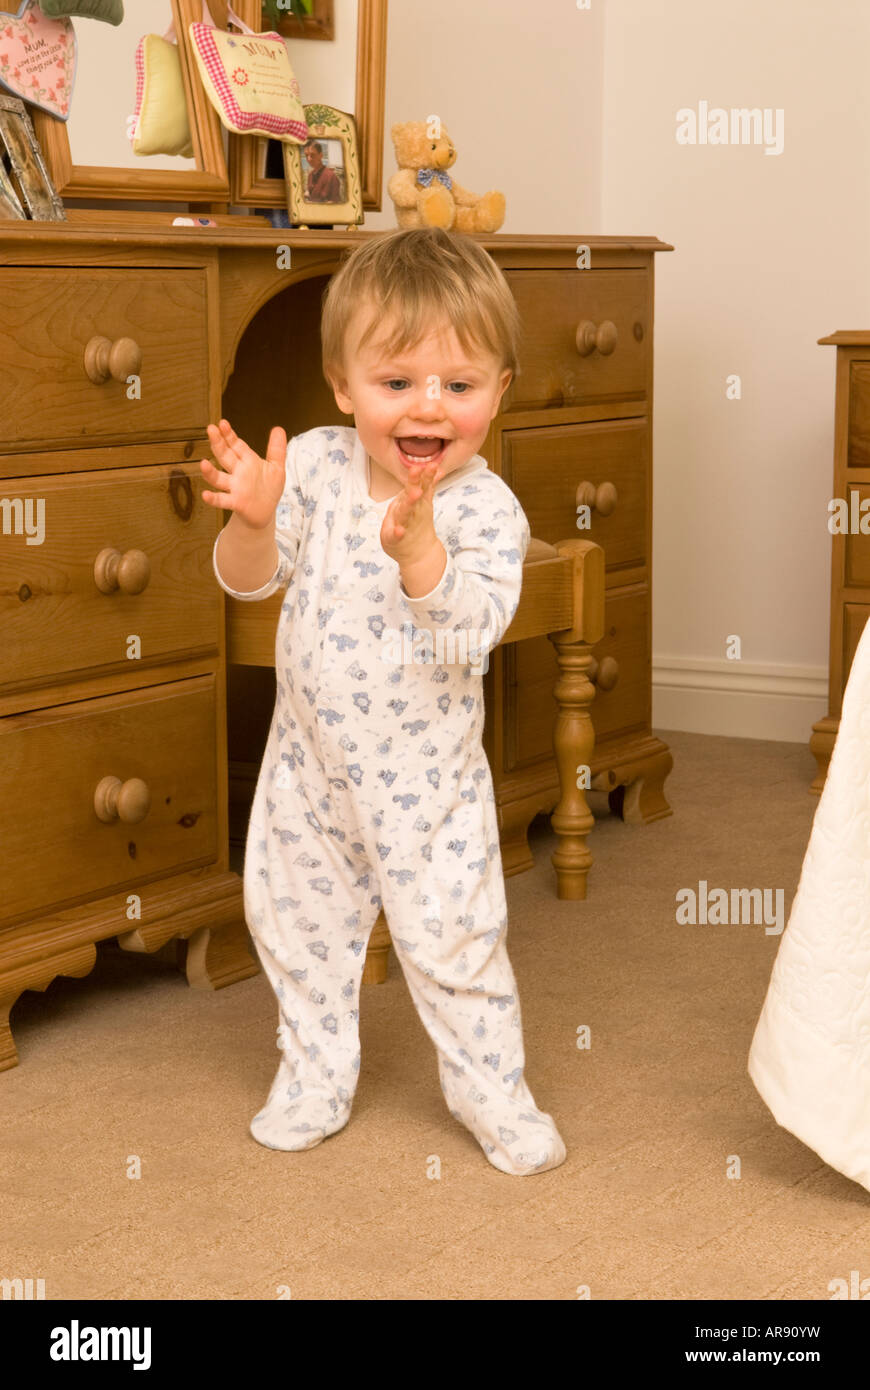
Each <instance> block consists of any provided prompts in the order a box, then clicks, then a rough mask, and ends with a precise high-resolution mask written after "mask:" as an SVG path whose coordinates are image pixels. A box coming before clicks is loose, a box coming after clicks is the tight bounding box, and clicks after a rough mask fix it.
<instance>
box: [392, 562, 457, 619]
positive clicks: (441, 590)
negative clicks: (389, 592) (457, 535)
mask: <svg viewBox="0 0 870 1390" xmlns="http://www.w3.org/2000/svg"><path fill="white" fill-rule="evenodd" d="M455 565H456V561H455V560H454V558H453V556H452V555H451V554H450V551H449V550H448V551H447V564H446V565H445V566H444V573H443V574H442V576H441V578H440V579H439V580H438V583H437V584H436V585H435V588H434V589H430V590H429V592H428V594H415V595H414V597H413V598H412V597H411V595H410V594H409V593H407V591H406V589H405V586H404V584H403V583H402V578H401V575H400V576H399V592H400V594H401V595H402V598H403V599H404V600H405V603H406V604H407V605H408V607H409V608H410V609H411V612H412V613H413V612H414V607H415V605H416V604H421V603H431V602H432V600H433V599H436V600H437V599H442V598H446V597H447V595H448V594H449V593H450V591H451V589H452V588H453V587H454V585H455V583H456V575H455V572H454V571H455ZM451 573H452V578H451V579H450V580H449V582H448V576H449V575H451Z"/></svg>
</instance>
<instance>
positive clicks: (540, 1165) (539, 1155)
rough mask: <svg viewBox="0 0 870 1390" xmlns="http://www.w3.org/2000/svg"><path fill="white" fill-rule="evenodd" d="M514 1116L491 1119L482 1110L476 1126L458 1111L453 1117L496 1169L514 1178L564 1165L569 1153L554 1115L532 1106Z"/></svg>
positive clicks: (523, 1107) (521, 1107) (517, 1110)
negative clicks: (473, 1139) (464, 1128)
mask: <svg viewBox="0 0 870 1390" xmlns="http://www.w3.org/2000/svg"><path fill="white" fill-rule="evenodd" d="M513 1110H514V1113H513V1115H510V1114H509V1115H503V1116H502V1118H501V1120H499V1119H498V1118H497V1117H496V1116H495V1115H492V1116H490V1117H489V1118H488V1119H486V1118H485V1117H484V1115H483V1114H482V1113H481V1111H480V1110H479V1111H478V1112H477V1113H476V1114H475V1116H474V1120H473V1122H469V1119H467V1118H463V1116H462V1115H461V1114H460V1113H459V1112H458V1111H456V1110H451V1114H452V1115H453V1117H454V1118H455V1119H457V1120H459V1121H460V1122H461V1123H462V1124H464V1125H465V1126H466V1128H467V1129H469V1130H470V1131H471V1133H472V1134H473V1135H474V1137H475V1139H476V1140H477V1142H478V1144H479V1145H480V1147H481V1148H482V1149H483V1152H484V1153H485V1154H486V1157H487V1159H488V1161H489V1162H490V1163H491V1164H492V1166H493V1168H498V1170H499V1172H501V1173H510V1174H511V1175H512V1176H513V1177H525V1176H526V1175H527V1174H531V1173H546V1172H547V1171H548V1169H550V1168H558V1167H559V1165H560V1164H562V1163H564V1162H565V1159H566V1158H567V1155H568V1151H567V1149H566V1148H565V1141H564V1140H563V1138H562V1136H561V1134H560V1133H559V1131H558V1129H557V1128H556V1123H555V1121H554V1119H553V1117H552V1115H547V1114H545V1113H544V1111H542V1110H537V1109H535V1108H534V1106H530V1105H529V1104H525V1105H518V1106H514V1107H513Z"/></svg>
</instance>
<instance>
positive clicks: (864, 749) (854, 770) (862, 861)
mask: <svg viewBox="0 0 870 1390" xmlns="http://www.w3.org/2000/svg"><path fill="white" fill-rule="evenodd" d="M749 1075H750V1076H751V1077H752V1080H753V1082H754V1083H755V1085H756V1087H757V1089H758V1091H759V1093H760V1095H761V1097H762V1099H763V1100H764V1101H765V1103H766V1104H767V1105H768V1106H769V1107H770V1109H771V1111H772V1112H773V1115H774V1117H775V1119H776V1120H777V1122H778V1123H779V1124H780V1125H782V1126H783V1127H784V1128H785V1129H787V1130H790V1132H791V1133H792V1134H794V1135H796V1136H797V1137H798V1139H801V1140H802V1141H803V1143H805V1144H808V1145H809V1147H810V1148H811V1149H814V1150H815V1151H816V1153H817V1154H818V1155H819V1156H820V1157H821V1158H823V1159H824V1161H825V1162H826V1163H829V1164H830V1165H831V1167H832V1168H836V1169H838V1170H839V1172H841V1173H844V1174H845V1175H846V1177H848V1178H852V1179H854V1181H855V1182H859V1183H861V1184H862V1185H863V1186H864V1187H866V1188H867V1189H868V1190H870V622H868V623H867V625H866V626H865V628H864V631H863V634H862V636H861V640H860V642H859V644H858V650H857V651H856V653H855V660H854V662H853V663H852V669H851V671H850V673H849V680H848V684H847V686H846V690H845V693H844V696H843V712H842V716H841V719H840V728H839V732H838V734H837V741H836V744H835V745H834V751H833V754H832V757H831V763H830V767H829V769H828V776H827V780H826V782H825V786H824V789H823V791H822V795H821V799H820V801H819V805H818V808H817V810H816V815H815V819H814V821H813V828H812V831H811V834H810V841H809V845H808V847H807V852H806V855H805V857H804V862H803V868H802V870H801V876H800V881H799V883H798V888H797V893H796V895H795V899H794V902H793V904H792V909H791V915H790V917H789V921H788V926H787V927H786V930H785V932H784V933H783V937H782V940H781V942H780V946H779V952H778V954H777V957H776V961H775V962H774V967H773V973H772V975H771V979H770V985H769V988H768V991H767V997H766V999H765V1002H764V1007H763V1009H762V1012H761V1017H760V1018H759V1021H758V1024H757V1027H756V1030H755V1036H754V1038H753V1040H752V1047H751V1049H750V1052H749Z"/></svg>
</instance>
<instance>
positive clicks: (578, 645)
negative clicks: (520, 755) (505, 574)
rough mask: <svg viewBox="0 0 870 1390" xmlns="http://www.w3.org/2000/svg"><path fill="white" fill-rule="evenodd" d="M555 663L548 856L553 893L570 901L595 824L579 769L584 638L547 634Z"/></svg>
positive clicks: (587, 750) (586, 719) (583, 761)
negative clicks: (554, 838) (554, 792)
mask: <svg viewBox="0 0 870 1390" xmlns="http://www.w3.org/2000/svg"><path fill="white" fill-rule="evenodd" d="M550 641H551V642H552V643H553V646H554V647H555V649H556V659H557V661H558V663H559V679H558V681H557V682H556V688H555V690H554V691H553V694H554V696H555V699H556V704H557V706H558V713H557V715H556V729H555V732H554V735H553V745H554V748H555V752H556V765H557V767H558V769H559V787H560V791H561V795H560V798H559V803H558V805H557V806H556V809H555V810H554V812H553V815H552V817H551V824H552V826H553V829H554V830H555V832H556V834H557V835H558V836H559V845H558V847H557V849H556V852H555V854H554V855H553V856H552V864H553V867H554V868H555V870H556V883H557V896H558V897H559V898H562V899H566V900H569V901H572V902H576V901H578V900H580V899H582V898H585V897H586V877H587V874H588V873H589V870H590V868H591V866H592V855H591V854H590V852H589V849H588V847H587V844H586V837H587V835H588V834H589V831H590V830H591V829H592V827H593V825H594V824H595V817H594V816H593V815H592V812H591V811H590V810H589V805H588V803H587V801H586V792H585V790H584V788H583V785H580V786H578V782H582V781H583V780H585V779H583V778H581V773H582V771H583V769H586V776H587V778H588V777H591V773H590V771H589V768H590V764H591V762H592V750H593V748H594V746H595V730H594V728H593V725H592V718H591V716H590V713H589V707H590V705H591V704H592V701H593V700H594V698H595V686H594V685H593V684H592V682H591V681H590V679H589V676H588V672H589V668H590V667H591V665H592V651H591V648H590V647H589V646H587V645H586V643H585V642H565V641H560V640H559V634H558V633H551V634H550Z"/></svg>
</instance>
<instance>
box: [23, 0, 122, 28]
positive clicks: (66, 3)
mask: <svg viewBox="0 0 870 1390" xmlns="http://www.w3.org/2000/svg"><path fill="white" fill-rule="evenodd" d="M39 7H40V9H41V10H42V13H43V14H47V15H48V16H49V18H50V19H58V18H60V16H61V15H75V16H76V18H78V19H102V20H104V21H105V23H106V24H120V23H121V20H122V19H123V18H124V0H39Z"/></svg>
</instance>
